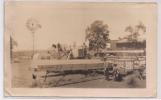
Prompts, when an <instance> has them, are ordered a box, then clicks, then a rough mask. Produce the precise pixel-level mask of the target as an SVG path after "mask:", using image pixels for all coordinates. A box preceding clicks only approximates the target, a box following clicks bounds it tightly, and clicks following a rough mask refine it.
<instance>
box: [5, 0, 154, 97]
mask: <svg viewBox="0 0 161 100" xmlns="http://www.w3.org/2000/svg"><path fill="white" fill-rule="evenodd" d="M155 32H156V4H155V3H94V2H91V3H89V2H77V3H76V2H70V3H69V2H68V3H67V2H52V1H43V2H40V1H28V2H27V1H7V2H5V50H4V51H5V85H6V87H10V88H13V89H22V88H23V89H24V90H23V93H24V94H25V92H24V91H25V89H28V88H29V89H53V90H54V89H87V88H89V89H107V90H108V89H111V90H114V91H115V89H129V91H130V90H132V91H133V90H135V89H140V90H146V89H148V88H149V87H150V89H154V91H155V67H156V66H155V64H154V63H155V52H154V51H155V38H156V37H155V34H156V33H155ZM149 61H150V62H149ZM151 69H152V70H151ZM8 85H9V86H8ZM153 85H154V86H153ZM140 90H138V91H136V90H135V92H139V91H140ZM5 91H6V92H7V93H8V95H12V93H13V92H12V93H11V92H8V88H7V89H6V90H5ZM19 92H21V91H19ZM59 92H60V91H59ZM117 92H119V91H117ZM124 92H125V91H124ZM89 93H90V92H89ZM120 93H121V91H120ZM62 94H63V93H62ZM13 95H14V93H13ZM16 95H17V94H16ZM30 95H31V94H30ZM145 95H147V94H146V93H145ZM151 95H152V96H154V95H155V93H154V92H153V93H152V94H151ZM42 96H43V94H42ZM127 96H128V95H127ZM138 96H139V95H138ZM140 96H141V95H140ZM149 96H150V95H149Z"/></svg>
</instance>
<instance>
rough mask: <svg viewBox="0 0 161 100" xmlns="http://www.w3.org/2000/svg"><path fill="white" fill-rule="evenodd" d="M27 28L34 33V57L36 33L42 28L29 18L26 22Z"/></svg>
mask: <svg viewBox="0 0 161 100" xmlns="http://www.w3.org/2000/svg"><path fill="white" fill-rule="evenodd" d="M26 27H27V29H28V30H29V31H30V32H31V33H32V42H33V54H32V57H33V56H34V53H35V32H36V31H37V30H38V29H40V28H41V25H40V24H39V22H38V21H37V20H36V19H33V18H29V19H28V20H27V22H26Z"/></svg>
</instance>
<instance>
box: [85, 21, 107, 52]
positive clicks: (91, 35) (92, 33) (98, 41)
mask: <svg viewBox="0 0 161 100" xmlns="http://www.w3.org/2000/svg"><path fill="white" fill-rule="evenodd" d="M86 40H88V41H89V50H94V51H96V52H97V53H98V52H99V50H100V49H105V48H106V44H107V42H108V41H109V30H108V25H107V24H104V23H103V21H100V20H96V21H94V22H93V23H92V24H91V25H90V26H89V27H87V29H86Z"/></svg>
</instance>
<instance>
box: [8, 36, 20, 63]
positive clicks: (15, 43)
mask: <svg viewBox="0 0 161 100" xmlns="http://www.w3.org/2000/svg"><path fill="white" fill-rule="evenodd" d="M17 46H18V43H17V41H16V40H15V39H14V38H13V37H12V36H10V56H11V60H12V59H13V49H14V47H17Z"/></svg>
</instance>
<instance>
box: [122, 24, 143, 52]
mask: <svg viewBox="0 0 161 100" xmlns="http://www.w3.org/2000/svg"><path fill="white" fill-rule="evenodd" d="M140 31H142V32H143V34H145V32H146V27H145V25H144V24H143V23H142V22H139V24H138V25H135V26H134V27H132V26H130V25H129V26H127V27H126V28H125V32H130V34H129V35H128V36H126V37H124V38H123V39H127V40H128V41H129V42H132V43H133V44H132V46H133V47H137V44H138V42H140V43H142V44H143V45H145V44H146V40H145V39H142V41H139V36H141V33H140ZM143 34H142V35H143ZM144 49H145V48H144Z"/></svg>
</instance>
